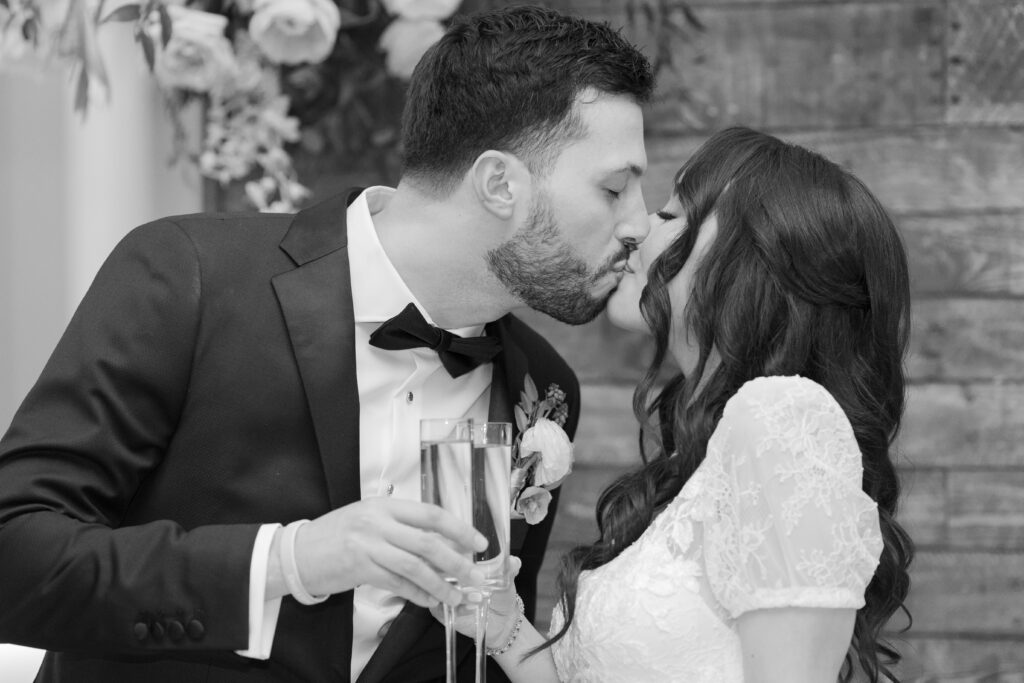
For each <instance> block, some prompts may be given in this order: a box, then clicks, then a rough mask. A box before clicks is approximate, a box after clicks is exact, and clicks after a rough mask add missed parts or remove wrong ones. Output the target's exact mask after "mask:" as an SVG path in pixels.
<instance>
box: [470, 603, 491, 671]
mask: <svg viewBox="0 0 1024 683" xmlns="http://www.w3.org/2000/svg"><path fill="white" fill-rule="evenodd" d="M480 598H481V599H480V602H478V603H476V636H475V637H474V639H473V643H474V645H475V646H476V667H475V668H476V683H487V613H488V611H489V608H490V605H491V596H490V594H489V593H487V592H486V591H484V592H483V594H482V595H481V596H480Z"/></svg>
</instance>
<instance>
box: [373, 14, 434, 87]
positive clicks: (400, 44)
mask: <svg viewBox="0 0 1024 683" xmlns="http://www.w3.org/2000/svg"><path fill="white" fill-rule="evenodd" d="M443 35H444V27H443V26H441V24H440V23H438V22H437V21H434V20H433V19H429V20H428V19H418V20H415V21H413V20H411V19H395V20H394V21H392V22H391V23H390V24H388V27H387V28H386V29H384V32H383V33H382V34H381V35H380V49H381V50H383V51H384V52H386V53H387V56H386V57H385V59H384V63H385V65H386V66H387V69H388V71H389V72H390V73H391V74H392V75H394V76H398V77H399V78H405V79H408V78H409V77H410V76H412V71H413V69H415V68H416V64H417V63H418V62H419V61H420V58H421V57H422V56H423V53H424V52H426V51H427V50H429V49H430V46H431V45H433V44H434V43H436V42H437V41H439V40H440V39H441V36H443Z"/></svg>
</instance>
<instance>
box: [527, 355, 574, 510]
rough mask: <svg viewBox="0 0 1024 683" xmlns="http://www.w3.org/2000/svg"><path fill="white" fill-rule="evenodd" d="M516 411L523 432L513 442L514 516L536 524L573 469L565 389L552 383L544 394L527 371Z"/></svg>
mask: <svg viewBox="0 0 1024 683" xmlns="http://www.w3.org/2000/svg"><path fill="white" fill-rule="evenodd" d="M515 414H516V424H517V425H518V427H519V434H518V435H517V436H516V440H515V442H513V444H512V517H513V518H514V519H523V518H525V519H526V523H527V524H536V523H537V522H539V521H541V520H542V519H544V517H545V516H546V515H547V514H548V504H549V503H550V502H551V491H552V490H553V489H555V488H556V487H558V486H559V485H560V484H561V483H562V481H563V480H564V479H565V478H566V476H568V474H569V472H571V471H572V442H571V441H569V437H568V436H567V435H566V433H565V430H564V429H562V426H563V425H564V424H565V420H566V418H568V417H569V406H568V405H567V404H566V402H565V392H564V391H562V390H561V389H560V388H559V387H558V385H557V384H551V385H549V386H548V390H547V392H546V393H545V394H544V398H541V397H540V394H539V393H538V392H537V385H536V384H534V382H533V378H531V377H530V375H529V374H527V375H526V379H525V380H524V382H523V391H522V393H521V394H520V401H519V403H518V404H517V405H516V407H515Z"/></svg>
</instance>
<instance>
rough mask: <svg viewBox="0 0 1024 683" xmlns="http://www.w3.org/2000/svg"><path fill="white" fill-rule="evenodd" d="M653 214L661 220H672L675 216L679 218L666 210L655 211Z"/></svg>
mask: <svg viewBox="0 0 1024 683" xmlns="http://www.w3.org/2000/svg"><path fill="white" fill-rule="evenodd" d="M654 215H655V216H657V217H658V218H660V219H661V220H663V221H674V220H675V219H676V218H679V216H676V215H675V214H672V213H669V212H668V211H657V212H655V214H654Z"/></svg>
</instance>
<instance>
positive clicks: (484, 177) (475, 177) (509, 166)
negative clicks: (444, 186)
mask: <svg viewBox="0 0 1024 683" xmlns="http://www.w3.org/2000/svg"><path fill="white" fill-rule="evenodd" d="M469 176H470V182H471V183H472V186H473V192H474V193H475V195H476V198H477V200H478V201H479V202H480V205H481V206H482V207H483V208H484V209H486V210H487V211H489V212H490V213H492V214H494V215H495V216H496V217H498V218H500V219H502V220H511V219H512V217H513V215H514V213H515V210H516V205H517V204H523V203H524V202H526V201H528V199H527V198H528V195H529V192H530V180H531V177H530V171H529V169H527V168H526V164H524V163H523V162H522V161H520V160H519V159H518V158H517V157H516V156H515V155H513V154H509V153H507V152H499V151H496V150H487V151H486V152H483V153H482V154H481V155H480V156H478V157H477V158H476V162H475V163H474V164H473V168H472V169H470V172H469Z"/></svg>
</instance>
